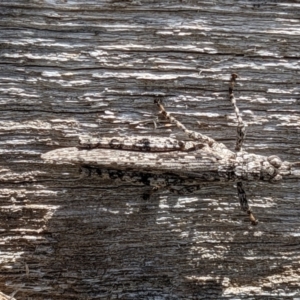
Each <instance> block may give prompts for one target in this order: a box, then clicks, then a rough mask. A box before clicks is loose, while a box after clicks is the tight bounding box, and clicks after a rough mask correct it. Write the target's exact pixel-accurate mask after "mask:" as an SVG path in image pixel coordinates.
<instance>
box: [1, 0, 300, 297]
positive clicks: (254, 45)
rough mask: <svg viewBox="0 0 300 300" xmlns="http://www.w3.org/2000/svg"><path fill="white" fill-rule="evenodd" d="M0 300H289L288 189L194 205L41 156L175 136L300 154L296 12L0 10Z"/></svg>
mask: <svg viewBox="0 0 300 300" xmlns="http://www.w3.org/2000/svg"><path fill="white" fill-rule="evenodd" d="M0 14H1V18H0V26H1V31H0V45H1V48H0V68H1V73H0V109H1V115H0V133H1V135H0V145H1V149H0V154H1V156H0V166H1V167H0V183H1V186H0V188H1V193H0V205H1V209H0V214H1V216H0V222H1V225H0V230H1V240H0V241H1V247H0V251H1V257H0V258H1V277H0V290H1V291H2V292H3V294H0V299H2V298H1V297H3V299H5V298H7V299H9V297H6V296H5V295H10V296H11V298H10V299H17V300H18V299H28V300H29V299H34V300H36V299H233V298H234V299H258V298H259V299H275V298H278V299H282V298H285V299H288V298H290V299H292V298H294V299H296V298H297V297H300V286H299V276H300V262H299V250H300V240H299V237H300V220H299V213H300V203H299V197H300V196H299V187H300V183H299V180H288V181H282V182H281V183H277V184H276V185H274V184H270V183H266V182H249V183H247V182H246V183H244V187H245V188H246V189H247V190H246V192H247V196H248V198H249V199H250V201H251V206H252V208H253V210H254V212H255V214H256V217H257V218H258V219H259V222H260V223H259V225H258V226H256V227H252V226H250V225H249V222H248V218H247V217H246V216H245V215H244V213H243V212H241V211H240V208H239V203H238V197H237V194H236V188H235V187H234V186H233V184H232V183H231V184H230V183H227V184H225V183H222V184H221V183H220V184H211V185H207V186H206V187H204V188H203V189H201V190H199V191H197V193H196V194H194V195H187V196H182V195H173V194H169V193H161V194H157V195H153V197H151V198H150V199H143V197H142V195H143V193H144V191H145V188H144V187H141V186H131V185H121V184H120V185H116V184H115V183H114V182H112V181H109V180H107V181H101V180H97V179H95V178H83V179H80V175H79V173H78V168H77V167H76V166H74V165H72V164H58V165H54V164H50V163H48V162H45V161H43V160H42V159H41V155H42V154H44V153H46V152H48V151H51V150H55V149H58V148H62V147H75V146H77V145H78V141H79V136H81V135H90V136H92V137H95V138H98V137H103V136H107V137H112V136H126V135H128V136H138V137H142V136H149V135H153V136H159V137H163V136H164V137H177V138H182V139H184V138H185V137H184V135H183V134H182V133H181V132H180V131H178V129H177V128H176V127H174V126H170V124H168V123H167V122H165V121H164V120H163V119H161V118H157V113H158V112H157V107H156V106H155V105H154V103H153V100H154V98H155V97H157V96H160V97H162V99H163V101H164V106H165V108H166V109H168V111H170V112H171V113H172V114H173V115H174V116H176V118H177V119H179V120H180V121H181V122H182V123H183V124H184V125H185V126H186V127H187V128H189V129H191V130H197V131H199V132H201V133H203V134H206V135H208V136H210V137H212V138H214V139H216V140H217V141H218V142H221V143H224V144H225V145H226V146H227V147H228V148H229V149H231V150H233V149H234V147H235V136H236V125H237V124H236V117H235V114H234V111H233V108H232V106H231V103H230V101H229V99H228V81H229V77H230V74H231V73H238V74H239V76H240V78H239V80H238V83H237V85H236V86H235V97H236V100H237V104H238V106H239V108H240V111H241V115H242V117H243V120H244V121H245V122H246V123H247V124H248V128H247V137H246V141H245V143H244V149H245V150H247V151H248V152H251V153H255V154H259V155H264V156H270V155H278V156H280V157H281V159H282V160H286V161H290V162H296V161H299V155H300V146H299V144H300V135H299V128H300V96H299V92H300V88H299V66H300V61H299V53H300V52H299V45H300V24H299V15H300V6H299V3H298V2H297V1H279V0H278V1H277V0H273V1H271V0H270V1H267V0H266V1H263V0H261V1H258V0H257V1H254V0H253V1H250V0H249V1H239V0H238V1H231V0H228V1H226V0H223V1H218V0H217V1H193V0H191V1H185V0H183V1H179V0H166V1H156V0H153V1H147V2H144V1H138V0H136V1H134V0H132V1H130V0H129V1H118V0H107V1H96V0H89V1H83V0H82V1H80V0H75V1H72V0H29V1H22V0H15V1H5V0H4V1H1V2H0Z"/></svg>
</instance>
